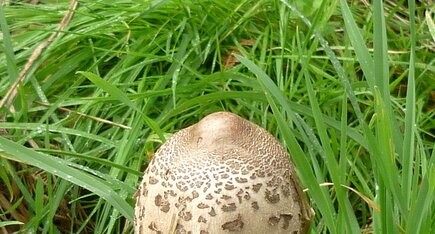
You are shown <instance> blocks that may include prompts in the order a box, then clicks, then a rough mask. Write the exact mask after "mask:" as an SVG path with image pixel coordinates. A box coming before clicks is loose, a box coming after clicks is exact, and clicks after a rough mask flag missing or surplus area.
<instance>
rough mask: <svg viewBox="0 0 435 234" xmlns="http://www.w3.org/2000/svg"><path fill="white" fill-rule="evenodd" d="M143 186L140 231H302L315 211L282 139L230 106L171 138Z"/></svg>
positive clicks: (137, 222)
mask: <svg viewBox="0 0 435 234" xmlns="http://www.w3.org/2000/svg"><path fill="white" fill-rule="evenodd" d="M163 182H164V183H163ZM138 194H139V195H138V196H137V198H136V199H137V202H136V208H135V225H134V229H135V233H230V232H231V233H305V232H306V230H307V229H308V227H309V221H310V219H311V217H312V215H313V213H312V209H311V208H310V207H309V206H308V203H307V201H306V198H305V196H304V194H303V192H302V189H301V188H300V185H299V182H298V179H297V178H296V174H295V172H294V169H293V164H292V163H291V162H290V161H289V156H288V154H287V153H286V151H285V150H284V149H283V147H282V146H281V145H280V144H279V143H278V141H277V140H276V139H275V138H274V137H273V136H272V135H271V134H269V133H268V132H267V131H266V130H264V129H262V128H261V127H259V126H257V125H255V124H254V123H251V122H249V121H247V120H245V119H243V118H241V117H239V116H237V115H234V114H232V113H228V112H217V113H213V114H210V115H208V116H206V117H205V118H204V119H202V120H201V121H200V122H198V123H197V124H194V125H192V126H190V127H188V128H185V129H182V130H181V131H179V132H177V133H175V134H174V135H173V136H172V137H171V138H170V139H168V141H167V142H166V143H165V144H163V145H162V146H161V147H160V149H159V150H158V151H157V153H156V154H155V156H154V158H153V160H152V161H151V163H150V165H149V166H148V169H147V170H145V174H144V177H143V181H142V183H141V185H140V187H139V192H138Z"/></svg>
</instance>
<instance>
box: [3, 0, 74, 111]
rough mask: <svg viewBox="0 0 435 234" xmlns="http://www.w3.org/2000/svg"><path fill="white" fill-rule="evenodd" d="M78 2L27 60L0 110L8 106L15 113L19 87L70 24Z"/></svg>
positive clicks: (72, 3)
mask: <svg viewBox="0 0 435 234" xmlns="http://www.w3.org/2000/svg"><path fill="white" fill-rule="evenodd" d="M77 5H78V1H77V0H71V2H70V5H69V8H68V11H67V12H66V14H65V15H64V17H63V18H62V20H61V21H60V23H59V25H58V26H57V28H56V31H54V32H53V33H52V34H51V35H50V37H49V38H48V39H47V40H45V41H44V42H42V43H41V44H39V45H38V46H37V47H36V49H35V50H34V51H33V53H32V55H31V56H30V57H29V59H28V60H27V63H26V64H25V65H24V67H23V70H21V72H20V74H19V75H18V78H17V79H16V80H15V82H14V83H13V84H12V85H11V87H10V89H9V90H8V92H7V93H6V94H5V96H4V97H3V99H2V100H0V108H2V107H3V106H5V105H7V106H8V108H9V109H10V110H11V111H12V112H14V108H13V106H12V102H13V101H14V99H15V97H16V96H17V89H18V87H19V85H20V84H21V83H22V82H23V80H24V78H25V77H26V76H27V73H28V72H29V70H30V68H31V67H32V65H33V64H34V63H35V61H36V60H37V59H38V58H39V56H40V55H41V54H42V52H43V51H44V50H45V49H46V48H47V47H48V46H49V45H50V44H51V43H52V42H53V41H54V39H55V38H56V37H57V36H58V35H59V33H60V32H61V31H63V30H64V29H65V28H66V27H67V26H68V24H69V23H70V21H71V19H72V17H73V15H74V11H75V9H76V8H77Z"/></svg>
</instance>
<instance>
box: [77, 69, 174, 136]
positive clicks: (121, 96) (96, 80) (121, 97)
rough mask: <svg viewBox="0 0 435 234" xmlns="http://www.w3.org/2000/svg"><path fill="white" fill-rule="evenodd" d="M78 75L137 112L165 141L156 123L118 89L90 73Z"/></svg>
mask: <svg viewBox="0 0 435 234" xmlns="http://www.w3.org/2000/svg"><path fill="white" fill-rule="evenodd" d="M78 73H79V74H82V75H83V76H85V77H86V78H88V79H89V80H90V81H92V82H93V83H94V84H95V85H97V86H98V87H99V88H100V89H102V90H104V91H106V92H107V93H109V94H110V95H112V96H113V97H115V98H117V99H118V100H119V101H121V102H122V103H124V104H126V105H127V106H129V107H130V108H132V109H133V110H135V111H136V112H138V113H139V114H140V115H141V116H142V118H143V119H144V121H145V123H147V124H148V126H149V127H150V128H151V129H152V130H153V131H154V132H155V133H156V134H157V135H158V136H159V137H160V138H161V139H162V140H165V137H164V135H163V132H162V130H161V129H160V127H159V126H158V125H157V123H156V122H155V121H154V120H152V119H151V118H149V117H148V116H146V115H145V113H142V111H140V110H139V108H137V106H136V105H135V104H134V103H133V102H132V101H131V100H130V99H129V98H128V96H127V95H126V94H125V93H124V92H122V91H121V90H120V89H118V88H117V87H116V86H114V85H112V84H111V83H109V82H107V81H106V80H104V79H102V78H101V77H99V76H97V75H95V74H93V73H91V72H78Z"/></svg>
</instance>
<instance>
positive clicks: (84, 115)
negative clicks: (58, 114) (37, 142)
mask: <svg viewBox="0 0 435 234" xmlns="http://www.w3.org/2000/svg"><path fill="white" fill-rule="evenodd" d="M35 103H37V104H39V105H41V106H53V105H52V104H50V103H43V102H35ZM57 109H59V110H62V111H66V112H69V113H74V114H77V115H80V116H83V117H86V118H89V119H93V120H95V121H98V122H102V123H105V124H110V125H113V126H116V127H120V128H124V129H131V127H129V126H126V125H123V124H119V123H115V122H112V121H109V120H107V119H102V118H98V117H95V116H92V115H87V114H83V113H80V112H77V111H73V110H70V109H67V108H65V107H60V106H58V107H57Z"/></svg>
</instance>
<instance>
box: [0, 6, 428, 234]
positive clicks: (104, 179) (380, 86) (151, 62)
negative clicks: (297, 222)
mask: <svg viewBox="0 0 435 234" xmlns="http://www.w3.org/2000/svg"><path fill="white" fill-rule="evenodd" d="M1 4H2V6H1V7H0V26H1V37H0V42H1V43H0V46H1V47H0V50H1V54H0V61H1V62H0V77H1V79H0V100H1V102H0V162H1V164H0V166H1V169H0V178H1V180H0V219H1V220H0V229H1V232H4V233H9V232H14V231H21V232H24V233H26V232H38V233H79V232H83V233H88V232H93V233H132V223H133V207H134V202H135V201H134V199H133V197H134V193H135V192H136V187H137V185H138V183H139V181H140V177H141V175H142V171H143V170H144V169H145V168H146V165H147V163H148V162H149V160H150V159H151V158H152V156H153V152H155V150H156V149H157V148H158V147H159V146H160V145H161V144H162V142H164V141H165V139H167V138H168V137H169V136H170V135H171V134H172V133H174V132H175V131H177V130H179V129H181V128H184V127H186V126H189V125H191V124H193V123H195V122H197V121H198V120H199V119H200V118H202V117H203V116H205V115H207V114H209V113H211V112H215V111H220V110H226V111H231V112H233V113H236V114H238V115H241V116H243V117H244V118H247V119H249V120H251V121H253V122H256V123H257V124H259V125H260V126H262V127H264V128H266V129H267V130H268V131H269V132H271V133H273V134H274V135H276V136H277V137H278V138H279V139H280V140H281V142H282V143H283V144H284V145H285V146H286V148H287V149H288V151H289V152H290V155H291V158H292V160H293V162H294V163H295V165H296V168H297V172H298V175H299V177H300V179H301V182H302V184H303V186H304V187H305V188H306V191H307V192H306V194H307V197H308V198H309V200H310V203H311V206H312V207H313V208H314V210H315V212H316V216H315V218H314V220H313V222H312V225H311V229H310V232H311V233H434V232H435V225H434V224H435V212H434V211H435V204H434V198H435V168H434V166H435V155H434V154H435V152H434V139H435V136H434V131H435V122H434V113H435V112H434V103H435V102H434V97H435V93H434V91H433V90H434V86H435V78H434V77H435V75H434V72H435V66H434V50H435V23H434V15H435V9H434V8H433V6H432V5H431V4H430V3H429V2H424V1H417V2H416V1H413V0H409V1H385V2H383V1H372V3H371V4H369V3H368V2H367V1H345V0H310V1H306V3H302V2H301V1H290V0H280V1H279V0H259V1H253V0H243V1H216V0H209V1H184V0H181V1H169V0H168V1H154V0H148V1H128V0H124V1H113V2H110V3H108V2H107V1H101V0H97V1H86V0H84V1H79V2H78V4H76V1H74V0H73V1H71V2H66V1H30V2H28V1H4V2H2V3H1Z"/></svg>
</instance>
